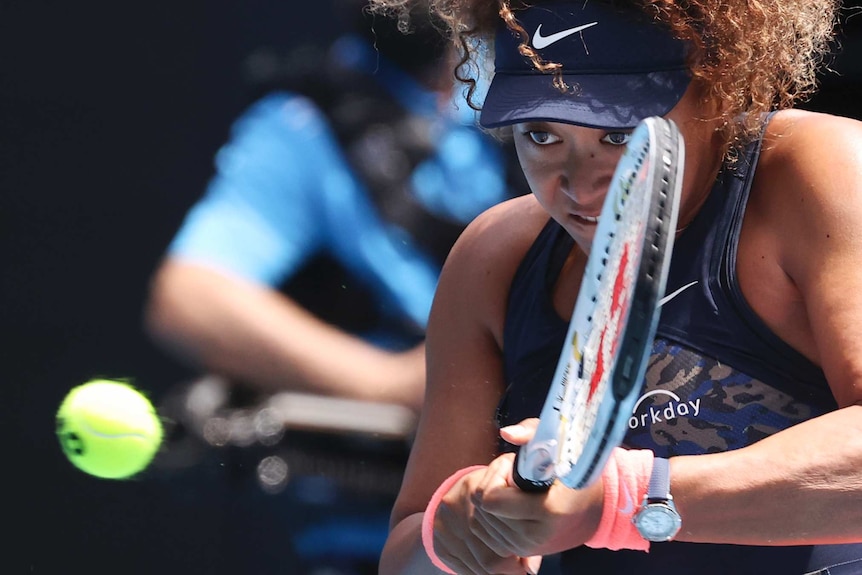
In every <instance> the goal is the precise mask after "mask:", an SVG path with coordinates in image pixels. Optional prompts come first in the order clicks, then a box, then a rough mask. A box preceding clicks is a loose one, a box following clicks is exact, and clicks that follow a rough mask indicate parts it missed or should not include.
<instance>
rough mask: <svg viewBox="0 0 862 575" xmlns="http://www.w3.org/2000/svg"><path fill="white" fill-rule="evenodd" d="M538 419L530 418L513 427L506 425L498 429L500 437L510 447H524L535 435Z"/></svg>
mask: <svg viewBox="0 0 862 575" xmlns="http://www.w3.org/2000/svg"><path fill="white" fill-rule="evenodd" d="M538 426H539V419H538V418H537V417H531V418H530V419H525V420H524V421H522V422H521V423H517V424H515V425H507V426H506V427H503V428H501V429H500V437H502V438H503V439H504V440H506V441H508V442H509V443H511V444H512V445H524V444H525V443H527V442H528V441H530V439H531V438H532V437H533V435H535V433H536V428H537V427H538Z"/></svg>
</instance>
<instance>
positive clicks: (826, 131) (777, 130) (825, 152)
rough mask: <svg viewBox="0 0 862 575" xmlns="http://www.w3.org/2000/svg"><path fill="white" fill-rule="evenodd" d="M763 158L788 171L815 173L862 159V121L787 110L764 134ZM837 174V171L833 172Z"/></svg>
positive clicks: (814, 175)
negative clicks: (839, 163) (837, 164)
mask: <svg viewBox="0 0 862 575" xmlns="http://www.w3.org/2000/svg"><path fill="white" fill-rule="evenodd" d="M764 158H766V159H768V160H771V161H772V164H767V166H766V167H767V168H768V167H770V166H776V167H778V168H780V169H781V170H782V171H784V172H785V173H791V174H800V175H807V176H809V177H816V176H817V175H818V174H822V173H823V172H824V170H828V171H829V172H833V170H834V168H835V163H836V162H841V163H842V165H847V167H849V166H850V164H851V163H852V164H858V163H860V162H862V122H860V121H858V120H854V119H852V118H845V117H842V116H835V115H832V114H825V113H820V112H809V111H805V110H784V111H781V112H778V113H777V114H775V116H774V117H773V119H772V121H770V123H769V125H768V126H767V128H766V132H765V135H764ZM833 175H834V172H833Z"/></svg>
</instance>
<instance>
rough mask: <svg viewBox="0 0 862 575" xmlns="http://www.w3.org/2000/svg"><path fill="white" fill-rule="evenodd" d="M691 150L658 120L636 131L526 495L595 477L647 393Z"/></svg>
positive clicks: (527, 451) (521, 468) (526, 456)
mask: <svg viewBox="0 0 862 575" xmlns="http://www.w3.org/2000/svg"><path fill="white" fill-rule="evenodd" d="M684 154H685V151H684V145H683V140H682V136H681V135H680V133H679V131H678V129H677V127H676V125H675V124H674V123H673V122H671V121H669V120H666V119H663V118H659V117H653V118H646V119H645V120H643V121H642V122H641V123H640V124H639V125H638V126H637V128H635V130H634V131H633V132H632V134H631V138H630V140H629V142H628V144H627V146H626V150H625V152H624V153H623V156H622V158H621V159H620V161H619V163H618V164H617V167H616V171H615V173H614V177H613V180H612V183H611V186H610V189H609V190H608V195H607V197H606V198H605V202H604V205H603V207H602V212H601V216H600V218H599V223H598V225H597V227H596V234H595V237H594V238H593V243H592V247H591V249H590V255H589V259H588V260H587V265H586V269H585V272H584V278H583V280H582V283H581V287H580V291H579V292H578V298H577V301H576V303H575V309H574V313H573V315H572V319H571V321H570V323H569V328H568V332H567V334H566V343H565V344H564V346H563V350H562V353H561V354H560V359H559V361H558V363H557V368H556V371H555V372H554V377H553V379H552V381H551V387H550V389H549V390H548V395H547V397H546V399H545V404H544V406H543V408H542V411H541V413H540V416H539V426H538V429H537V430H536V434H535V436H534V437H533V439H532V440H531V441H530V442H529V443H527V444H525V445H523V446H521V448H520V451H519V452H518V454H517V456H516V462H515V466H514V473H513V479H514V481H515V484H516V485H518V487H520V488H521V489H524V490H526V491H543V490H546V489H548V488H549V487H550V486H551V484H552V483H553V482H554V480H555V479H559V480H560V481H561V482H562V483H563V484H564V485H567V486H568V487H572V488H575V489H580V488H583V487H585V486H587V485H589V484H591V483H592V482H593V481H595V480H596V479H597V478H598V477H599V476H600V475H601V472H602V470H603V469H604V466H605V463H606V462H607V459H608V457H609V456H610V454H611V452H612V451H613V449H614V448H615V447H617V446H619V445H620V443H621V442H622V440H623V436H624V435H625V431H626V429H627V426H628V420H629V418H630V417H631V414H632V409H633V407H634V403H635V402H636V400H637V397H638V395H639V393H640V390H641V388H642V387H643V386H642V382H643V378H644V373H645V371H646V364H647V360H648V359H649V354H650V350H651V349H652V343H653V338H654V337H655V330H656V326H657V324H658V316H659V309H660V306H659V298H661V297H662V295H663V294H664V290H665V283H666V281H667V273H668V269H669V267H670V260H671V252H672V250H673V241H674V236H675V234H676V223H677V215H678V211H679V196H680V188H681V186H682V171H683V164H684Z"/></svg>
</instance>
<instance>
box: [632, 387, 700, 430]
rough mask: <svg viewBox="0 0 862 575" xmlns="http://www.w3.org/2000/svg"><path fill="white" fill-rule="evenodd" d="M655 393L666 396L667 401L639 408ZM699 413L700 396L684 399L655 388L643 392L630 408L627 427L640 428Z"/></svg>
mask: <svg viewBox="0 0 862 575" xmlns="http://www.w3.org/2000/svg"><path fill="white" fill-rule="evenodd" d="M655 395H665V396H667V402H666V403H661V404H659V405H649V406H646V407H644V408H643V409H641V405H642V404H643V402H644V401H645V400H646V399H648V398H650V397H652V396H655ZM699 414H700V398H699V397H698V398H697V399H695V400H694V401H684V400H682V399H681V398H680V397H679V396H678V395H677V394H675V393H674V392H672V391H667V390H665V389H656V390H653V391H650V392H648V393H645V394H643V395H642V396H641V397H640V399H638V402H637V403H636V404H635V407H634V409H633V410H632V416H631V418H630V419H629V429H640V428H642V427H648V426H650V425H655V424H658V423H663V422H666V421H671V420H673V419H676V418H677V417H697V416H698V415H699Z"/></svg>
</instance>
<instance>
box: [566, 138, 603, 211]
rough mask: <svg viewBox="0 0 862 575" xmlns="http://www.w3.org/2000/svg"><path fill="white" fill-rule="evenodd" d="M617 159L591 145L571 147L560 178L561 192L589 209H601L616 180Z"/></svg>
mask: <svg viewBox="0 0 862 575" xmlns="http://www.w3.org/2000/svg"><path fill="white" fill-rule="evenodd" d="M615 160H616V158H615V157H611V155H610V154H608V153H607V150H601V149H598V148H597V147H594V146H591V145H589V144H583V145H571V146H569V151H568V154H567V155H566V158H565V162H564V164H563V165H562V166H561V167H560V172H559V174H558V176H557V185H558V186H559V190H560V192H561V193H563V194H565V195H566V196H568V197H569V198H570V199H571V200H572V201H573V202H575V203H577V204H578V205H580V206H584V207H586V208H594V209H596V210H598V209H599V208H600V207H601V204H602V202H603V201H604V197H605V195H606V194H607V192H608V187H609V186H610V183H611V178H612V177H613V172H614V167H615V165H616V161H615Z"/></svg>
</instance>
